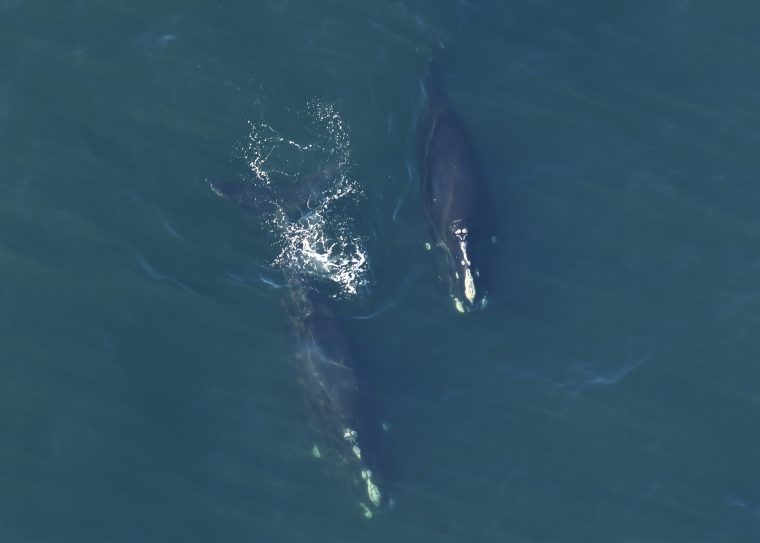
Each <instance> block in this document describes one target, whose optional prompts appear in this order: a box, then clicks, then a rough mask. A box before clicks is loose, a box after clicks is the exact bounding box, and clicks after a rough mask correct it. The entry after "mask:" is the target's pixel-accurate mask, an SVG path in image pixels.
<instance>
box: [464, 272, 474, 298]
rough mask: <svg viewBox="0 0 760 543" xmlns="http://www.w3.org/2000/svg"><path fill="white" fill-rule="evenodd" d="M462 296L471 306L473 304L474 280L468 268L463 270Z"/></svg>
mask: <svg viewBox="0 0 760 543" xmlns="http://www.w3.org/2000/svg"><path fill="white" fill-rule="evenodd" d="M464 295H465V298H467V299H468V300H469V301H470V303H471V304H472V303H475V280H474V279H473V278H472V271H470V268H469V267H467V268H465V270H464Z"/></svg>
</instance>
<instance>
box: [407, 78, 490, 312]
mask: <svg viewBox="0 0 760 543" xmlns="http://www.w3.org/2000/svg"><path fill="white" fill-rule="evenodd" d="M425 91H426V94H427V114H426V117H425V121H424V124H423V130H422V138H423V144H422V168H421V178H422V197H423V204H424V209H425V214H426V215H427V218H428V220H429V222H430V226H431V229H432V235H433V238H434V243H433V244H431V245H434V246H436V247H438V248H440V249H441V253H442V258H441V260H442V261H443V266H442V267H443V278H444V280H445V282H446V283H447V284H448V288H449V294H450V296H451V298H452V301H453V302H454V307H456V309H457V310H458V311H460V312H461V313H466V312H470V311H473V310H476V309H479V308H482V307H484V305H485V303H484V301H485V296H484V292H483V289H482V285H481V284H480V283H481V281H480V270H479V268H478V262H479V255H478V251H477V247H478V245H479V244H480V241H481V237H482V233H481V232H480V229H479V225H478V221H477V211H476V203H477V202H476V200H477V197H476V193H477V186H476V184H477V175H476V167H475V159H474V156H473V152H472V149H471V147H470V143H469V141H468V139H467V136H466V134H465V131H464V128H463V127H462V123H461V121H460V120H459V117H458V116H457V115H456V113H455V112H454V111H453V110H452V108H451V106H450V105H449V103H448V100H447V99H446V97H445V95H444V93H443V91H442V89H441V86H440V82H439V80H438V75H437V67H436V64H435V63H433V64H432V66H431V68H430V74H429V76H428V78H427V82H426V84H425Z"/></svg>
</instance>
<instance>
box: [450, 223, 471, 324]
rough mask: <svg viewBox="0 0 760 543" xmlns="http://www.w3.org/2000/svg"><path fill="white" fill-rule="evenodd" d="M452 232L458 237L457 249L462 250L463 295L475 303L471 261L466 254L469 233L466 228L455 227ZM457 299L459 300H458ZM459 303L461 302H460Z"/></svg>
mask: <svg viewBox="0 0 760 543" xmlns="http://www.w3.org/2000/svg"><path fill="white" fill-rule="evenodd" d="M454 234H456V236H457V238H458V239H459V250H460V251H462V261H461V264H462V266H463V267H464V296H465V298H467V300H469V302H470V303H471V304H472V303H475V296H476V292H475V279H474V278H473V276H472V262H470V257H469V256H468V255H467V235H468V234H469V230H468V229H467V228H457V229H456V230H454ZM458 277H459V276H458V274H457V278H458ZM457 301H458V302H459V300H457ZM459 303H460V304H461V302H459ZM457 309H459V307H457Z"/></svg>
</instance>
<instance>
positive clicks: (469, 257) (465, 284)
mask: <svg viewBox="0 0 760 543" xmlns="http://www.w3.org/2000/svg"><path fill="white" fill-rule="evenodd" d="M472 228H473V226H472V223H471V222H470V221H468V220H465V219H459V220H455V221H452V222H451V224H450V225H449V227H448V229H447V231H446V239H445V245H446V249H447V253H448V261H449V262H448V267H449V274H448V275H449V277H448V280H449V291H450V294H451V298H452V300H453V301H454V307H455V308H456V309H457V311H459V312H460V313H469V312H470V311H475V310H477V309H481V308H482V307H483V306H484V303H483V292H482V288H481V286H482V285H481V284H480V283H481V281H480V271H479V270H478V267H477V262H476V258H477V255H476V254H475V249H474V247H473V242H472V240H473V236H472V231H473V230H472Z"/></svg>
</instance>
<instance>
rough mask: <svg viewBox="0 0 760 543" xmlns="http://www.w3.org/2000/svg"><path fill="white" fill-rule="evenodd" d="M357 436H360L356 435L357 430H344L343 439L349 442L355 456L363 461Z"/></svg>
mask: <svg viewBox="0 0 760 543" xmlns="http://www.w3.org/2000/svg"><path fill="white" fill-rule="evenodd" d="M357 436H358V434H357V433H356V430H352V429H351V428H346V429H345V430H343V439H345V440H346V441H348V444H349V445H351V451H352V452H353V453H354V456H356V458H358V459H359V460H361V459H362V450H361V449H360V448H359V445H358V443H357V442H356V438H357Z"/></svg>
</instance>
